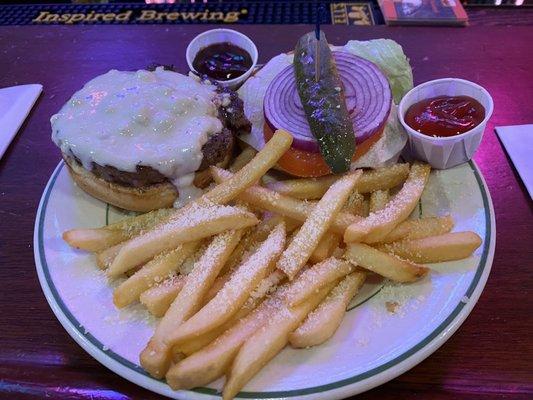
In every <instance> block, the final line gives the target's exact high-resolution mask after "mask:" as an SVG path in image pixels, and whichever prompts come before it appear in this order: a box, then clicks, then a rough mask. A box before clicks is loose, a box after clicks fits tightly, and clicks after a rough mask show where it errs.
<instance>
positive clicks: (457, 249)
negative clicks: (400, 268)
mask: <svg viewBox="0 0 533 400" xmlns="http://www.w3.org/2000/svg"><path fill="white" fill-rule="evenodd" d="M481 243H482V240H481V238H480V237H479V236H478V235H477V234H476V233H474V232H454V233H445V234H443V235H439V236H430V237H426V238H422V239H415V240H403V241H400V242H393V243H388V244H383V245H380V246H378V249H379V250H381V251H384V252H387V253H390V254H394V255H397V256H398V257H401V258H404V259H407V260H410V261H413V262H416V263H438V262H443V261H453V260H461V259H463V258H466V257H470V256H471V255H472V253H473V252H474V250H476V249H477V248H478V247H479V246H480V245H481Z"/></svg>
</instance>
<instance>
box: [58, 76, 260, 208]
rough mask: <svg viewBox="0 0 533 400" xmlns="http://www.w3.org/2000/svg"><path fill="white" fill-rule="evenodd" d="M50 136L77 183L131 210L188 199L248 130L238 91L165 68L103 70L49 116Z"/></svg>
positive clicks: (162, 205) (206, 181) (230, 154)
mask: <svg viewBox="0 0 533 400" xmlns="http://www.w3.org/2000/svg"><path fill="white" fill-rule="evenodd" d="M51 125H52V140H53V141H54V143H55V144H56V145H57V146H58V147H59V148H60V149H61V153H62V157H63V159H64V161H65V163H66V165H67V167H68V171H69V173H70V175H71V176H72V178H73V180H74V181H75V182H76V183H77V185H78V186H79V187H80V188H81V189H83V190H84V191H85V192H87V193H89V194H90V195H92V196H93V197H96V198H97V199H100V200H102V201H104V202H107V203H109V204H111V205H114V206H116V207H120V208H123V209H126V210H132V211H142V212H145V211H150V210H154V209H158V208H163V207H172V206H173V205H175V204H178V205H179V203H185V202H187V201H188V200H190V199H191V198H194V197H195V196H197V195H198V194H199V188H203V187H205V186H207V185H208V184H209V181H210V179H209V172H208V168H209V167H210V166H213V165H216V166H220V167H224V166H226V164H227V163H228V162H229V160H230V159H231V157H232V154H233V148H234V145H235V141H236V137H237V136H238V135H246V134H249V132H250V126H251V125H250V122H249V121H248V119H247V118H246V117H245V115H244V111H243V103H242V101H241V100H240V99H239V97H238V95H237V94H236V93H235V92H233V91H231V90H229V89H227V88H222V87H220V86H218V85H217V84H215V83H213V82H211V81H210V80H208V79H204V78H199V77H197V76H192V75H191V76H186V75H182V74H179V73H176V72H174V71H171V70H169V69H166V68H163V67H157V68H155V69H154V70H139V71H135V72H132V71H117V70H111V71H109V72H107V73H105V74H103V75H100V76H98V77H96V78H94V79H92V80H91V81H89V82H88V83H86V84H85V86H84V87H83V88H82V89H81V90H79V91H78V92H76V93H75V94H74V95H73V96H72V97H71V99H70V100H69V101H68V102H67V103H66V104H65V105H64V106H63V107H62V108H61V110H60V111H59V112H58V113H57V114H55V115H54V116H53V117H52V118H51Z"/></svg>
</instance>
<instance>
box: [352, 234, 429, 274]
mask: <svg viewBox="0 0 533 400" xmlns="http://www.w3.org/2000/svg"><path fill="white" fill-rule="evenodd" d="M344 256H345V258H346V259H347V260H349V261H351V262H353V263H355V264H357V265H359V266H361V267H362V268H364V269H367V270H369V271H372V272H375V273H376V274H379V275H381V276H384V277H385V278H389V279H391V280H393V281H396V282H413V281H416V280H417V279H419V278H421V277H423V276H424V275H426V274H427V272H428V271H429V270H428V268H427V267H425V266H423V265H418V264H415V263H413V262H411V261H405V260H401V259H399V258H398V257H395V256H392V255H390V254H387V253H384V252H382V251H379V250H376V249H374V248H373V247H370V246H368V245H366V244H363V243H350V244H348V246H347V248H346V253H345V254H344Z"/></svg>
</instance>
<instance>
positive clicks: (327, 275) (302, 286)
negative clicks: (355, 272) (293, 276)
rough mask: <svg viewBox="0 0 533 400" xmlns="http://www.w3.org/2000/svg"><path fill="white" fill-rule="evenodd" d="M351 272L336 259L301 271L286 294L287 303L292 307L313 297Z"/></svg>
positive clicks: (349, 267) (347, 264) (347, 265)
mask: <svg viewBox="0 0 533 400" xmlns="http://www.w3.org/2000/svg"><path fill="white" fill-rule="evenodd" d="M350 272H352V266H351V265H350V263H348V262H346V261H342V260H339V259H337V258H334V257H332V258H328V259H327V260H325V261H323V262H321V263H319V264H316V265H314V266H313V267H311V268H308V269H306V270H305V271H303V272H302V273H301V274H300V276H299V277H298V280H297V281H296V282H295V283H294V284H293V285H292V286H291V291H289V293H288V294H287V303H288V304H289V306H291V307H294V306H297V305H298V304H300V303H302V302H304V301H305V300H307V299H308V298H309V297H311V296H312V295H314V294H315V293H316V292H317V291H318V290H319V289H320V288H322V287H323V286H325V285H327V284H328V283H331V282H334V281H337V280H339V279H340V278H342V277H343V276H345V275H348V274H349V273H350Z"/></svg>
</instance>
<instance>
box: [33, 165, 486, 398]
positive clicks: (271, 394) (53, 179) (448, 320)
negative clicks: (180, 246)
mask: <svg viewBox="0 0 533 400" xmlns="http://www.w3.org/2000/svg"><path fill="white" fill-rule="evenodd" d="M468 164H469V166H470V168H471V169H472V171H473V173H474V176H475V178H476V182H477V184H478V186H479V190H480V192H481V196H482V198H483V208H484V211H485V232H486V234H485V238H484V241H483V253H482V255H481V258H480V261H479V264H478V266H477V267H476V273H475V275H474V278H473V280H472V283H471V284H470V286H469V287H468V289H467V290H466V292H465V294H464V296H465V297H466V298H468V299H469V298H470V297H471V295H472V294H473V292H474V290H475V289H476V287H477V286H478V283H479V280H480V279H481V276H482V275H483V272H484V270H485V268H486V263H487V258H488V255H489V249H490V243H491V239H492V229H491V219H490V212H489V210H490V203H489V196H488V194H487V192H486V190H485V186H484V184H483V180H482V178H481V176H480V174H479V171H478V170H477V168H476V167H475V165H474V163H473V162H472V161H469V163H468ZM63 167H64V163H63V162H61V164H60V165H59V167H58V168H57V169H56V170H55V172H54V173H53V175H52V177H51V178H50V182H49V184H48V186H47V188H46V191H45V193H44V195H43V200H42V203H41V207H40V210H39V214H38V215H37V221H38V224H37V228H36V229H37V230H38V255H39V260H40V263H41V266H42V270H43V274H44V277H45V280H46V283H47V285H48V287H49V289H50V291H51V293H52V295H53V297H54V300H55V301H56V303H57V305H58V306H59V308H60V310H61V312H62V313H63V314H64V315H65V316H66V318H67V319H68V321H69V322H70V323H71V324H72V326H73V327H74V329H75V330H76V331H77V333H78V334H79V335H80V336H82V337H84V338H85V339H86V340H88V341H89V342H90V343H91V344H92V345H93V346H95V347H96V348H97V349H99V350H100V351H102V352H103V353H105V354H106V355H107V356H108V357H110V358H111V359H113V360H114V361H116V362H118V363H120V364H122V365H123V366H124V367H127V368H129V369H131V370H133V371H134V372H136V373H138V374H141V375H144V376H145V377H147V378H149V379H151V380H153V381H154V382H158V383H159V382H163V380H158V379H155V378H152V377H151V376H150V375H149V374H147V373H146V372H145V371H144V370H143V368H142V367H140V366H139V365H136V364H134V363H132V362H130V361H128V360H126V359H125V358H124V357H121V356H120V355H118V354H116V353H115V352H113V351H111V350H104V349H106V346H104V344H102V343H101V342H100V341H99V340H98V339H96V338H95V337H94V336H93V335H92V334H91V333H90V332H84V331H83V330H82V329H80V328H81V327H82V326H81V324H80V322H79V321H78V320H77V319H76V318H75V317H74V315H73V314H72V313H71V312H70V310H69V309H68V308H67V307H66V305H65V303H64V302H63V300H62V299H61V297H60V296H59V294H58V292H57V289H56V287H55V285H54V283H53V281H52V279H51V276H50V271H49V268H48V264H47V261H46V255H45V250H44V241H43V225H44V220H45V217H46V210H47V205H48V200H49V198H50V194H51V192H52V189H53V187H54V185H55V182H56V179H57V177H58V175H59V173H60V172H61V170H62V169H63ZM108 217H109V214H108V209H106V222H107V221H108ZM378 292H379V291H378ZM375 294H377V292H376V293H375ZM375 294H373V295H372V297H373V296H374V295H375ZM367 300H368V299H366V300H365V301H367ZM365 301H363V302H361V303H359V304H357V305H356V306H354V307H352V308H351V309H353V308H355V307H357V306H359V305H360V304H362V303H364V302H365ZM465 305H466V302H464V301H460V302H459V304H457V306H456V307H455V308H454V310H453V311H452V312H451V313H450V315H448V317H447V318H446V319H445V320H444V321H443V322H442V323H441V324H440V325H439V326H438V327H437V328H435V329H434V330H433V332H431V333H430V334H429V335H428V336H426V337H425V338H424V339H423V340H421V341H420V342H419V343H418V344H416V345H414V346H413V347H411V348H410V349H409V350H407V351H405V352H404V353H403V354H401V355H399V356H398V357H396V358H394V359H392V360H390V361H388V362H386V363H384V364H382V365H380V366H378V367H376V368H373V369H371V370H369V371H366V372H364V373H361V374H358V375H355V376H352V377H350V378H346V379H342V380H339V381H336V382H332V383H328V384H325V385H320V386H313V387H309V388H305V389H295V390H284V391H276V392H240V393H239V394H238V395H237V396H236V397H237V398H272V397H294V396H303V395H307V394H313V393H321V392H325V391H329V390H332V389H337V388H341V387H343V386H347V385H350V384H353V383H357V382H359V381H362V380H364V379H367V378H370V377H372V376H375V375H377V374H380V373H382V372H384V371H386V370H388V369H390V368H392V367H394V366H396V365H398V364H399V363H401V362H402V361H404V360H406V359H407V358H409V357H411V356H412V355H414V354H415V353H417V352H418V351H420V350H421V349H423V348H424V347H425V346H427V345H428V344H429V343H430V342H431V341H432V340H433V339H435V338H436V337H437V336H438V335H440V334H441V333H442V332H443V331H444V330H445V329H446V328H447V327H448V326H449V325H450V324H451V323H452V321H453V320H454V319H455V318H456V317H457V316H458V315H459V313H460V312H461V310H462V309H463V308H464V307H465ZM192 391H193V392H196V393H201V394H208V395H219V394H220V393H219V392H218V391H217V390H216V389H211V388H207V387H200V388H196V389H192Z"/></svg>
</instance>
